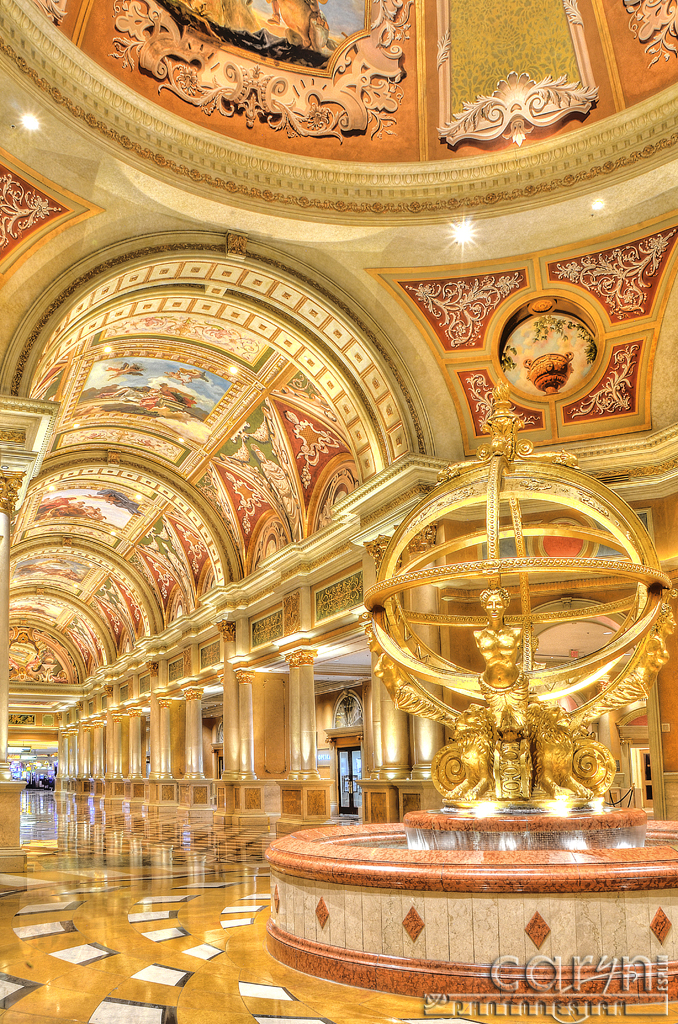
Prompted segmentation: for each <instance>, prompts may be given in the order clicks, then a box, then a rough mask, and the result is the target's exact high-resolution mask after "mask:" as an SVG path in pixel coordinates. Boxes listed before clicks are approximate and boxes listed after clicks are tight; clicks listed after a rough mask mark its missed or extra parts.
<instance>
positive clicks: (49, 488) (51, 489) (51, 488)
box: [47, 484, 56, 491]
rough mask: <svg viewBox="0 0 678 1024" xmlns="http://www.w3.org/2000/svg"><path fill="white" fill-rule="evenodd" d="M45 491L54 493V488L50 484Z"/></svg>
mask: <svg viewBox="0 0 678 1024" xmlns="http://www.w3.org/2000/svg"><path fill="white" fill-rule="evenodd" d="M47 490H48V491H55V490H56V487H54V486H53V485H52V484H50V485H49V487H48V488H47Z"/></svg>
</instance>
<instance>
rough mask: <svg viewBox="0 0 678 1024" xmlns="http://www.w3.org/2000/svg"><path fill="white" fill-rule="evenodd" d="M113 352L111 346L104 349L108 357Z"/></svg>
mask: <svg viewBox="0 0 678 1024" xmlns="http://www.w3.org/2000/svg"><path fill="white" fill-rule="evenodd" d="M112 351H113V349H112V348H111V346H110V345H107V346H106V348H105V349H104V355H107V356H108V355H110V354H111V352H112Z"/></svg>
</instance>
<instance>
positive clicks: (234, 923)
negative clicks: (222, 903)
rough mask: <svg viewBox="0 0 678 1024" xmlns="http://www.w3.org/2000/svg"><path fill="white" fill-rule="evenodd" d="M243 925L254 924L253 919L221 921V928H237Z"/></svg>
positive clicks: (242, 918)
mask: <svg viewBox="0 0 678 1024" xmlns="http://www.w3.org/2000/svg"><path fill="white" fill-rule="evenodd" d="M243 924H254V918H253V917H239V918H237V920H235V921H233V920H230V921H222V922H221V927H222V928H239V927H240V925H243Z"/></svg>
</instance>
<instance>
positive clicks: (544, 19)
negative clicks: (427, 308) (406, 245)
mask: <svg viewBox="0 0 678 1024" xmlns="http://www.w3.org/2000/svg"><path fill="white" fill-rule="evenodd" d="M32 2H33V3H34V4H35V5H36V6H37V8H38V9H39V10H40V12H41V13H42V14H43V16H44V18H45V19H48V20H49V21H51V22H52V23H53V24H54V25H57V26H58V27H59V29H60V31H61V32H62V33H63V34H64V35H65V36H66V37H67V38H68V39H70V40H72V41H73V42H74V43H75V45H77V46H79V47H80V48H81V49H82V50H83V51H84V53H86V54H87V55H88V56H89V57H91V58H92V59H93V60H94V61H96V62H97V63H98V64H99V65H100V66H101V67H103V68H104V69H105V70H106V71H107V72H108V73H109V74H110V75H112V76H113V77H114V78H116V79H117V80H118V81H119V82H120V83H122V84H123V85H125V86H128V87H129V88H130V89H132V90H135V91H136V92H137V93H139V94H140V95H141V96H142V97H143V98H144V99H146V100H148V101H152V102H153V103H154V104H157V105H159V106H161V107H163V108H164V109H165V110H166V111H168V112H169V113H171V114H174V115H179V116H180V117H183V118H187V119H188V120H191V121H193V122H195V123H196V124H198V125H201V126H203V127H207V128H209V129H210V130H212V131H214V132H217V133H219V134H222V135H226V136H228V137H230V138H233V139H237V140H239V141H240V142H246V143H250V144H254V145H255V146H263V147H265V148H268V149H273V150H280V151H281V152H284V153H288V154H290V155H292V154H297V155H312V156H317V157H320V158H322V159H330V160H336V159H338V160H342V161H345V160H358V161H369V162H374V161H390V162H396V161H399V162H412V161H420V160H424V161H426V160H454V159H455V158H459V157H462V158H463V157H468V156H473V155H474V154H475V155H477V154H479V153H482V152H484V151H487V150H488V148H489V149H490V150H494V151H496V150H506V149H508V148H511V147H514V148H515V147H516V146H522V145H523V144H524V145H525V146H527V147H529V146H530V145H531V144H532V143H534V142H538V141H540V140H543V139H544V138H547V137H549V136H553V135H559V134H563V133H569V132H571V131H572V130H573V129H576V128H578V127H579V126H580V125H581V124H582V123H584V122H597V121H600V120H602V119H604V118H607V117H610V116H612V115H614V114H616V113H617V112H619V111H622V110H624V109H626V108H628V107H631V106H633V105H634V104H637V103H639V102H641V101H643V100H645V99H647V98H648V97H650V96H652V95H653V94H655V93H657V92H660V91H661V90H663V89H665V88H666V87H667V86H670V85H672V84H673V83H674V82H675V79H676V60H677V59H678V54H677V50H678V47H677V46H676V39H677V38H678V21H677V19H678V14H677V13H676V10H675V8H674V7H673V5H672V3H671V0H621V2H617V3H612V2H611V0H610V2H606V3H601V2H599V0H596V2H595V3H594V2H593V0H532V2H531V3H530V4H527V5H525V4H506V3H501V2H499V0H483V2H482V3H479V4H475V5H473V6H470V5H469V4H468V3H467V2H466V0H464V2H461V0H444V2H442V3H438V4H434V3H432V2H428V3H426V4H422V5H421V6H418V5H415V4H414V2H413V0H372V2H371V3H369V4H362V3H358V2H356V0H323V3H322V5H321V4H319V3H318V2H317V0H314V2H312V3H307V2H304V0H248V2H245V0H230V2H229V3H226V2H225V0H208V2H204V0H103V2H100V3H92V2H91V0H32Z"/></svg>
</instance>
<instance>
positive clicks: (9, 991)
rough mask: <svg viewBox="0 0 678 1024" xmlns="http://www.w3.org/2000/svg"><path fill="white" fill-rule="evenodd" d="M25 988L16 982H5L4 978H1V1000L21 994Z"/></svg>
mask: <svg viewBox="0 0 678 1024" xmlns="http://www.w3.org/2000/svg"><path fill="white" fill-rule="evenodd" d="M23 987H24V986H23V985H19V984H17V983H16V982H14V981H5V980H4V979H3V978H0V999H6V998H7V996H11V995H13V994H14V993H15V992H20V991H21V989H22V988H23Z"/></svg>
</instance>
